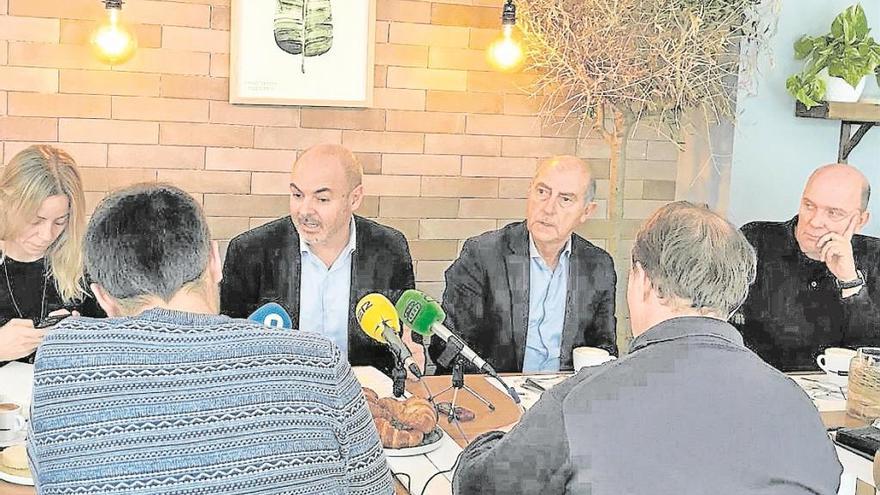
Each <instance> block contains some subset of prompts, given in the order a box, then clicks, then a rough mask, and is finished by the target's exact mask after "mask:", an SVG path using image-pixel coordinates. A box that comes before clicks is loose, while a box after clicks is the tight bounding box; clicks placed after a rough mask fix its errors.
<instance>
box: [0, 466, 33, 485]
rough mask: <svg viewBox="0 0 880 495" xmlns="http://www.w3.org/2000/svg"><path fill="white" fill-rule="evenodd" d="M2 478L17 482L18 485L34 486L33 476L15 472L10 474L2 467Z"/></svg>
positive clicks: (0, 473)
mask: <svg viewBox="0 0 880 495" xmlns="http://www.w3.org/2000/svg"><path fill="white" fill-rule="evenodd" d="M0 480H3V481H8V482H10V483H15V484H16V485H29V486H34V479H33V478H26V477H24V476H16V475H14V474H9V473H7V472H6V471H3V470H2V469H0Z"/></svg>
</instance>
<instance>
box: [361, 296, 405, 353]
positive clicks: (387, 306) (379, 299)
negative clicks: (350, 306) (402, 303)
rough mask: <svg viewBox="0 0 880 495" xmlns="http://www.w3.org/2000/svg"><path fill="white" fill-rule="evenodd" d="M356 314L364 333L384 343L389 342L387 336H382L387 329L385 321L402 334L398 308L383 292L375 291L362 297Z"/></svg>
mask: <svg viewBox="0 0 880 495" xmlns="http://www.w3.org/2000/svg"><path fill="white" fill-rule="evenodd" d="M354 316H355V319H356V320H357V322H358V325H360V327H361V330H363V331H364V333H366V334H367V335H369V336H370V337H371V338H372V339H373V340H377V341H379V342H382V343H383V344H387V342H385V337H383V336H382V331H383V330H384V329H385V326H384V325H383V322H384V324H385V325H387V326H389V327H391V328H393V329H394V331H395V332H396V333H397V334H400V321H399V320H398V318H397V310H395V309H394V305H393V304H391V301H389V300H388V298H387V297H385V296H383V295H382V294H376V293H375V292H374V293H372V294H367V295H366V296H364V297H362V298H361V300H360V301H358V303H357V305H356V306H355V307H354Z"/></svg>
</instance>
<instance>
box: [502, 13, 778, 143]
mask: <svg viewBox="0 0 880 495" xmlns="http://www.w3.org/2000/svg"><path fill="white" fill-rule="evenodd" d="M765 3H766V2H765ZM770 3H774V0H771V2H770ZM519 9H520V12H521V14H522V15H521V19H522V21H523V22H522V30H523V38H524V40H525V42H526V46H527V48H526V50H527V56H528V60H529V62H528V63H529V70H530V71H534V72H536V73H537V74H538V75H539V78H538V80H537V83H536V86H535V88H533V93H534V94H536V95H543V97H544V102H543V107H542V111H541V113H542V115H543V116H544V117H545V119H548V120H556V121H559V120H567V119H568V118H570V117H575V118H578V119H579V120H580V122H581V125H582V126H584V127H587V128H595V129H597V130H599V131H600V132H601V133H602V135H603V137H605V138H606V140H607V139H609V138H610V137H611V136H609V135H607V134H606V133H607V132H609V131H607V130H606V129H605V126H604V118H603V117H604V112H603V107H605V106H608V107H609V108H610V109H611V110H612V111H613V113H614V114H615V115H616V114H618V113H620V114H622V115H623V116H624V121H625V122H626V123H627V124H632V123H633V122H637V121H639V120H641V119H643V118H648V117H649V118H651V120H652V121H653V122H654V123H655V124H656V125H657V126H658V128H660V127H665V128H666V129H676V128H678V127H679V126H680V125H681V124H682V118H683V115H684V113H685V112H687V111H689V110H691V109H700V108H702V109H704V110H705V111H706V113H707V115H709V116H710V117H712V118H721V117H732V116H733V115H734V112H735V104H734V97H735V93H736V91H735V89H736V88H735V85H736V81H737V73H738V71H739V70H740V49H741V45H742V44H743V43H746V44H748V45H749V46H751V47H754V46H755V45H759V46H761V45H763V42H764V40H765V39H766V37H767V35H768V34H769V31H770V29H771V28H772V21H770V20H768V19H766V18H764V17H766V16H762V13H763V12H765V11H766V10H767V9H766V8H765V9H762V8H760V7H759V6H758V5H757V2H756V1H755V0H739V1H737V0H729V1H728V0H520V1H519ZM745 51H746V50H744V52H745ZM751 53H755V51H754V50H752V51H751ZM616 131H617V132H619V131H620V130H619V129H617V130H616ZM615 134H616V132H615Z"/></svg>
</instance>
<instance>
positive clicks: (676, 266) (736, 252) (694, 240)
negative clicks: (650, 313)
mask: <svg viewBox="0 0 880 495" xmlns="http://www.w3.org/2000/svg"><path fill="white" fill-rule="evenodd" d="M632 259H633V263H634V264H635V263H638V264H639V265H641V267H642V269H643V270H644V271H645V273H646V274H647V276H648V278H649V279H650V280H651V284H652V285H653V287H654V289H655V290H656V291H657V294H658V295H659V296H660V297H661V298H662V299H665V300H667V301H670V302H674V300H676V299H677V300H679V301H683V302H685V303H687V304H689V305H690V307H691V308H694V309H698V310H700V312H701V313H713V314H715V315H717V316H720V317H723V318H727V317H729V315H730V314H732V313H733V312H734V311H736V310H737V309H738V308H739V307H740V306H741V305H742V303H743V302H745V300H746V297H747V296H748V293H749V286H750V285H751V284H752V283H753V282H754V281H755V272H756V270H757V266H756V265H757V257H756V255H755V249H754V248H753V247H752V246H751V244H749V241H748V240H746V238H745V236H744V235H743V234H742V232H740V231H739V229H737V228H736V227H734V226H733V224H731V223H730V222H729V221H727V220H726V219H724V218H723V217H721V216H719V215H717V214H716V213H713V212H712V211H710V210H709V209H708V208H706V207H704V206H697V205H694V204H693V203H689V202H687V201H679V202H675V203H670V204H668V205H666V206H664V207H662V208H660V209H659V210H657V211H656V212H655V213H654V214H653V215H652V216H651V218H649V219H648V220H647V221H646V222H645V224H644V225H643V226H642V228H641V230H640V231H639V233H638V234H637V235H636V241H635V245H634V246H633V250H632Z"/></svg>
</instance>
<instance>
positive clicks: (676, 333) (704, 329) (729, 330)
mask: <svg viewBox="0 0 880 495" xmlns="http://www.w3.org/2000/svg"><path fill="white" fill-rule="evenodd" d="M687 337H715V338H718V339H721V340H726V341H727V342H730V343H731V344H734V345H737V346H743V338H742V335H741V334H740V333H739V331H737V329H736V328H734V327H733V326H732V325H731V324H730V323H727V322H726V321H721V320H718V319H716V318H709V317H707V316H680V317H677V318H671V319H669V320H665V321H662V322H660V323H658V324H656V325H654V326H653V327H651V328H649V329H648V331H646V332H645V333H643V334H641V335H639V336H638V337H636V338H635V339H633V341H632V345H631V346H630V352H631V353H632V352H635V351H637V350H639V349H642V348H644V347H648V346H649V345H651V344H656V343H658V342H666V341H670V340H677V339H683V338H687Z"/></svg>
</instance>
